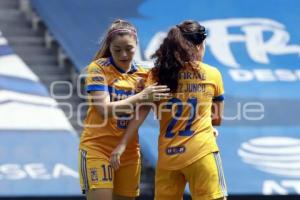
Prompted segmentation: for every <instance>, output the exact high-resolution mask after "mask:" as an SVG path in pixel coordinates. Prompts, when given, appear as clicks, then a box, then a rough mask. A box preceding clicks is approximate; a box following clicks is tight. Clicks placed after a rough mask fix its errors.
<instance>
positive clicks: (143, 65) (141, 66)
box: [134, 61, 153, 72]
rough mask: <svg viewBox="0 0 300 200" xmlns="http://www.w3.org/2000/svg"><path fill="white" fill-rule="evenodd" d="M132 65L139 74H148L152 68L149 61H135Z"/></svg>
mask: <svg viewBox="0 0 300 200" xmlns="http://www.w3.org/2000/svg"><path fill="white" fill-rule="evenodd" d="M134 64H135V66H136V68H137V71H139V72H149V70H150V69H151V68H152V67H153V62H151V61H135V62H134Z"/></svg>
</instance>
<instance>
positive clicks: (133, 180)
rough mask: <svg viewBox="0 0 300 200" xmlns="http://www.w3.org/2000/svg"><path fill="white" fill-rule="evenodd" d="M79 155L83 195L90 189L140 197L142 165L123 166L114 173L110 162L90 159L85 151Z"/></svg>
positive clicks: (81, 151)
mask: <svg viewBox="0 0 300 200" xmlns="http://www.w3.org/2000/svg"><path fill="white" fill-rule="evenodd" d="M79 154H80V155H79V177H80V185H81V189H82V191H83V193H86V192H87V191H88V190H90V189H97V188H99V189H100V188H111V189H113V192H114V194H117V195H120V196H125V197H136V196H138V195H139V193H140V188H139V185H140V175H141V165H140V164H131V165H126V166H121V167H120V168H119V169H118V170H117V171H114V170H113V169H112V167H111V166H110V164H109V161H108V160H105V159H96V158H88V156H87V152H86V151H84V150H80V151H79Z"/></svg>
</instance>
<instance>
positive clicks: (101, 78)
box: [85, 63, 108, 92]
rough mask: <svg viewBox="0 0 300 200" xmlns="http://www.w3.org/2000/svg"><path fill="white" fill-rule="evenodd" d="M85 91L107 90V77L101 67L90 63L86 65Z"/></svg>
mask: <svg viewBox="0 0 300 200" xmlns="http://www.w3.org/2000/svg"><path fill="white" fill-rule="evenodd" d="M85 80H86V81H85V83H86V87H85V89H86V92H92V91H108V84H107V77H106V76H105V74H104V71H103V69H102V68H101V67H100V66H98V65H96V64H94V63H92V64H90V65H89V66H88V67H87V74H86V79H85Z"/></svg>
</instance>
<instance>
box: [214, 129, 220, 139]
mask: <svg viewBox="0 0 300 200" xmlns="http://www.w3.org/2000/svg"><path fill="white" fill-rule="evenodd" d="M214 136H215V137H218V136H219V131H218V129H216V128H215V127H214Z"/></svg>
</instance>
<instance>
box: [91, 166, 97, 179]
mask: <svg viewBox="0 0 300 200" xmlns="http://www.w3.org/2000/svg"><path fill="white" fill-rule="evenodd" d="M90 172H91V180H92V182H97V181H98V174H97V169H96V168H91V169H90Z"/></svg>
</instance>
